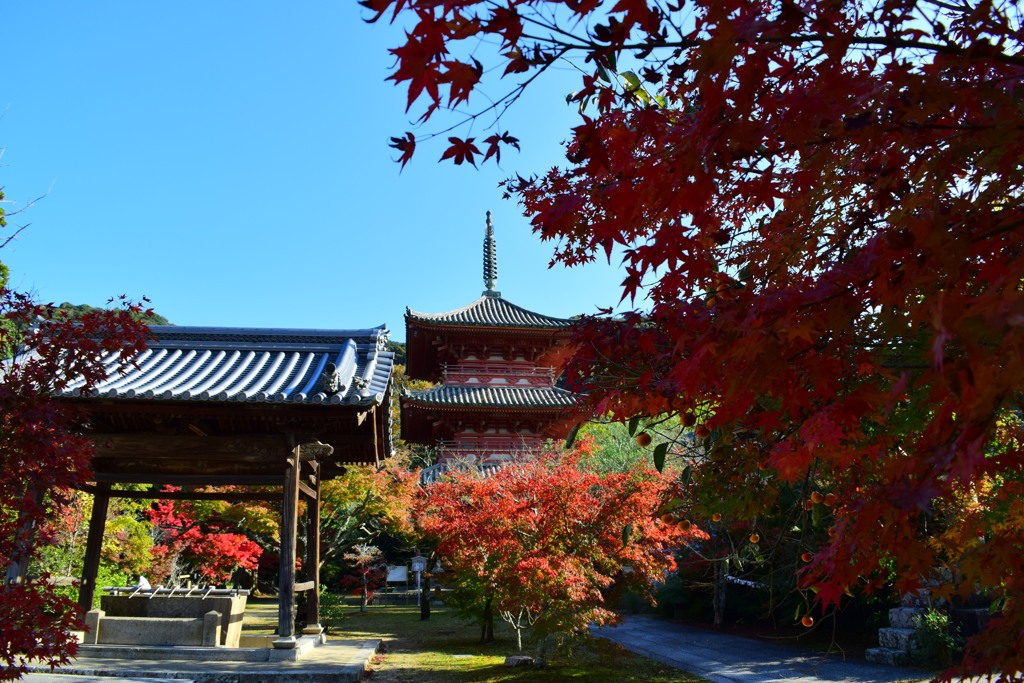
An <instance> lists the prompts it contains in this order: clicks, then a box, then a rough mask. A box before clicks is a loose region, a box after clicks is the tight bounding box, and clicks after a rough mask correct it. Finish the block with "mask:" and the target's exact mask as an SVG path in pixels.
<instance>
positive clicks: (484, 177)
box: [0, 0, 622, 340]
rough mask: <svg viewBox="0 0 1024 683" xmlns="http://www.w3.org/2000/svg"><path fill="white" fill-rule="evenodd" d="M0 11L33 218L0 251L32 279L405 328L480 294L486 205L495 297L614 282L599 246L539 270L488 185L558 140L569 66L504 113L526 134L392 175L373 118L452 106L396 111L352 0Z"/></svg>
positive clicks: (3, 169) (22, 195)
mask: <svg viewBox="0 0 1024 683" xmlns="http://www.w3.org/2000/svg"><path fill="white" fill-rule="evenodd" d="M3 16H4V39H3V42H2V43H0V54H2V63H3V67H2V69H0V73H2V76H3V81H2V90H0V149H2V151H3V156H2V157H0V186H3V188H4V192H5V193H6V195H7V201H8V203H7V204H6V205H5V208H6V210H7V211H8V213H10V212H12V211H16V210H22V212H21V213H20V214H18V215H15V216H13V217H11V218H10V220H9V226H8V231H10V230H11V229H12V228H15V229H16V228H17V227H18V226H23V225H26V224H28V227H27V228H26V229H25V230H24V231H22V233H21V234H20V235H19V236H18V238H17V240H16V241H14V242H13V243H11V244H10V245H8V246H7V247H6V248H4V249H2V250H0V261H3V262H4V263H6V264H7V265H8V266H9V267H10V269H11V284H12V286H14V287H16V288H18V289H22V290H29V291H33V292H35V293H36V295H37V297H38V298H39V299H40V300H42V301H53V302H57V303H59V302H61V301H71V302H72V303H88V304H92V305H102V304H103V303H104V302H105V301H106V300H107V299H109V298H110V297H112V296H116V295H119V294H122V293H124V294H128V295H129V296H132V297H135V298H138V297H141V296H147V297H149V298H150V299H151V301H152V305H153V306H154V307H155V308H156V310H157V311H158V312H160V313H162V314H163V315H165V316H166V317H167V318H168V319H170V320H171V321H172V322H174V323H176V324H179V325H223V326H233V327H307V328H351V327H370V326H374V325H378V324H381V323H385V324H387V325H388V327H389V328H390V329H391V330H392V337H393V338H395V339H398V340H402V339H404V335H405V332H404V322H403V317H402V316H403V314H404V312H405V307H406V306H410V307H412V308H413V309H415V310H419V311H423V312H430V313H434V312H440V311H445V310H450V309H453V308H456V307H459V306H463V305H465V304H467V303H469V302H471V301H472V300H473V299H475V298H476V297H477V296H478V295H479V294H480V292H481V290H482V289H483V281H482V273H481V253H482V239H483V231H484V216H485V212H486V211H488V210H490V211H492V212H493V213H494V224H495V232H496V236H497V243H498V261H499V280H498V288H499V289H500V290H501V291H502V293H503V295H504V296H505V297H506V298H507V299H509V300H511V301H513V302H515V303H517V304H519V305H521V306H525V307H526V308H530V309H533V310H536V311H540V312H543V313H547V314H550V315H560V316H570V315H573V314H576V313H591V312H594V311H595V310H596V307H598V306H608V305H613V304H615V303H616V302H617V300H618V296H619V290H618V283H619V282H620V281H621V280H622V276H621V274H620V272H619V271H618V269H617V268H616V267H614V264H613V266H607V265H605V264H603V263H599V264H596V265H592V266H588V267H586V268H583V269H578V268H577V269H572V270H566V269H565V268H563V267H561V266H555V267H554V268H553V269H549V268H548V262H549V260H550V258H551V252H552V248H551V245H549V244H543V243H541V242H540V241H539V239H538V238H537V237H535V236H534V235H533V234H532V233H531V232H530V229H529V222H528V220H527V219H526V218H525V217H523V216H522V212H521V209H520V207H518V206H517V205H516V204H515V203H514V202H513V201H510V200H503V199H502V198H501V194H502V193H501V190H500V189H499V188H498V183H499V181H500V180H501V179H503V178H505V177H507V176H510V175H513V174H515V173H520V174H523V175H526V174H529V173H535V172H542V171H544V170H546V169H547V168H550V167H551V166H552V165H556V164H559V163H561V161H562V160H564V157H563V155H562V148H561V146H560V142H561V141H562V140H564V139H566V138H567V137H568V134H569V130H570V128H571V126H572V125H574V123H575V122H576V120H577V119H576V116H577V114H576V112H575V111H574V109H573V108H571V107H568V106H567V105H566V104H565V95H566V94H567V93H568V92H570V91H571V90H573V89H574V87H576V83H577V81H576V79H575V77H574V76H573V75H572V73H571V70H569V69H565V70H563V71H561V72H556V73H554V74H552V75H551V77H550V78H548V79H547V80H546V81H543V82H541V84H540V86H541V87H538V88H535V90H534V91H533V92H532V93H530V94H529V95H528V97H527V98H525V99H524V100H522V101H520V103H519V104H518V105H517V107H515V108H514V109H513V111H512V112H510V114H509V115H508V116H506V117H505V118H504V119H503V120H502V121H501V122H500V124H499V128H500V130H501V131H504V130H510V131H511V132H512V133H513V134H514V135H518V136H519V137H520V138H521V139H522V140H523V144H524V147H523V152H522V153H521V154H515V153H512V154H509V155H506V154H504V153H503V156H502V167H501V168H498V167H496V166H495V165H493V164H491V163H488V164H487V165H486V166H481V169H480V170H479V171H474V170H473V169H472V168H464V167H455V166H453V165H451V164H450V163H448V162H445V163H444V164H438V163H436V161H437V159H438V157H439V156H440V154H441V152H442V147H441V145H440V144H435V145H433V146H430V145H427V146H424V145H423V143H421V148H420V149H419V150H417V158H416V159H414V160H413V162H412V163H411V164H410V165H409V166H407V167H406V169H405V170H404V171H402V172H401V173H400V172H399V167H398V165H397V164H396V163H394V162H393V158H394V156H395V154H394V152H393V150H391V149H389V148H388V146H387V142H388V138H389V137H390V136H392V135H399V134H401V133H404V132H405V131H406V130H414V131H415V132H416V133H417V135H418V136H423V135H425V134H427V133H429V132H431V131H432V130H436V129H437V128H439V127H440V124H441V123H443V122H441V121H439V122H437V123H431V124H428V125H427V126H426V127H423V128H415V127H414V126H413V124H412V123H410V116H408V115H406V114H405V112H404V108H405V91H404V89H401V88H398V87H395V86H394V85H393V84H391V83H386V82H385V80H384V79H385V77H386V76H387V74H388V71H389V68H390V66H391V64H392V59H391V57H390V55H389V54H388V53H387V48H388V47H393V46H395V45H396V44H397V43H398V41H399V39H400V35H401V34H400V31H399V28H398V27H389V26H384V25H373V26H371V25H367V24H365V23H363V21H361V17H362V16H363V13H362V11H361V9H360V8H359V7H358V6H357V5H356V3H355V2H353V0H328V1H320V0H311V1H307V2H301V3H282V2H278V3H273V2H263V1H255V2H240V1H231V2H193V1H191V0H183V1H179V2H174V3H155V2H138V1H132V2H128V1H114V0H110V1H106V2H93V3H80V2H75V3H70V2H56V1H52V0H34V1H32V2H19V3H6V4H5V7H4V11H3ZM500 91H501V89H500V86H499V85H498V84H494V85H492V86H490V87H489V90H488V92H489V93H491V94H492V95H497V94H499V93H500ZM491 132H492V131H490V130H486V129H485V127H484V126H483V125H480V124H477V127H476V128H475V129H474V130H473V131H472V133H473V134H475V135H476V136H477V137H478V138H482V137H486V136H487V135H489V134H490V133H491ZM464 134H468V131H464ZM36 198H39V200H38V201H36V202H35V203H34V204H31V202H32V200H34V199H36ZM29 204H31V206H29Z"/></svg>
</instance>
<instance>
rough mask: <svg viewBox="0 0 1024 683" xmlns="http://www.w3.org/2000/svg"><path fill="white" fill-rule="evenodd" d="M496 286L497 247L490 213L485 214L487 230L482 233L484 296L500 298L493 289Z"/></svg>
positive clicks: (499, 293) (499, 294)
mask: <svg viewBox="0 0 1024 683" xmlns="http://www.w3.org/2000/svg"><path fill="white" fill-rule="evenodd" d="M497 284H498V245H497V244H496V243H495V241H494V223H492V222H491V212H490V211H488V212H487V229H486V230H485V232H484V292H483V295H484V296H498V297H500V296H501V292H499V291H497V290H496V289H495V287H496V286H497Z"/></svg>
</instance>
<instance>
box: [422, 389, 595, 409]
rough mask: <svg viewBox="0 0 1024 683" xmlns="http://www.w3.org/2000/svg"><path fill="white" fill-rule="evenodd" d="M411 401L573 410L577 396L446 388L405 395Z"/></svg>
mask: <svg viewBox="0 0 1024 683" xmlns="http://www.w3.org/2000/svg"><path fill="white" fill-rule="evenodd" d="M403 396H404V397H405V398H406V399H408V400H409V401H414V402H416V403H422V404H424V405H433V406H451V407H465V408H476V407H488V408H572V407H573V406H574V405H576V396H575V394H573V393H572V392H571V391H566V390H565V389H559V388H558V387H504V386H499V387H495V386H446V385H443V384H442V385H440V386H436V387H433V388H431V389H423V390H421V391H406V392H405V393H404V394H403Z"/></svg>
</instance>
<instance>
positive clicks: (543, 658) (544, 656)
mask: <svg viewBox="0 0 1024 683" xmlns="http://www.w3.org/2000/svg"><path fill="white" fill-rule="evenodd" d="M550 637H551V636H549V635H543V636H540V637H539V638H537V656H536V657H534V661H533V664H534V666H544V665H546V664H547V663H548V638H550Z"/></svg>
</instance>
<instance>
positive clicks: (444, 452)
mask: <svg viewBox="0 0 1024 683" xmlns="http://www.w3.org/2000/svg"><path fill="white" fill-rule="evenodd" d="M437 446H438V459H439V460H442V461H447V460H460V461H462V460H469V459H470V458H474V459H475V460H476V461H477V462H482V461H484V460H487V459H488V458H490V457H492V456H495V455H504V456H509V457H510V458H512V459H514V458H516V457H519V456H521V455H532V454H535V453H539V452H541V451H543V450H544V440H543V439H529V440H526V439H522V438H516V439H512V440H510V439H479V440H477V439H474V440H472V441H440V442H438V444H437Z"/></svg>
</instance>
